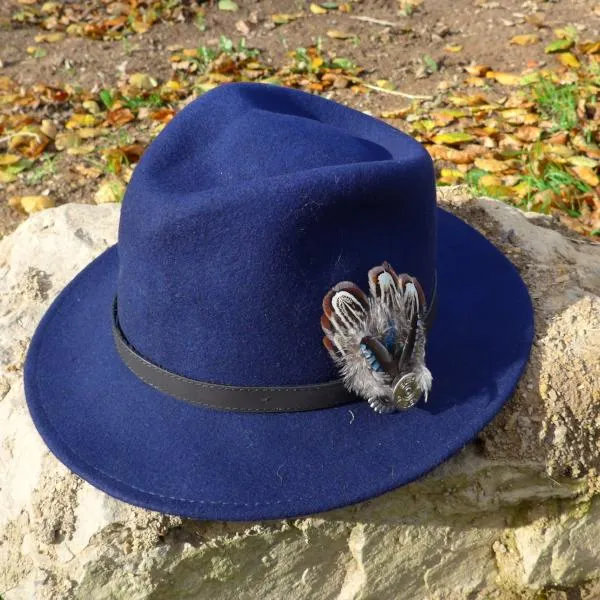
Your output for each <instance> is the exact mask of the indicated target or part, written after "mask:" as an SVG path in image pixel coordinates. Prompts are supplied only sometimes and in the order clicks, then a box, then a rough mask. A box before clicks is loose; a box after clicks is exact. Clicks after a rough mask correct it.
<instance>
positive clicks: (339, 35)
mask: <svg viewBox="0 0 600 600" xmlns="http://www.w3.org/2000/svg"><path fill="white" fill-rule="evenodd" d="M327 35H328V37H330V38H332V39H334V40H347V39H348V38H351V37H353V34H352V33H346V32H345V31H338V30H337V29H330V30H329V31H328V32H327Z"/></svg>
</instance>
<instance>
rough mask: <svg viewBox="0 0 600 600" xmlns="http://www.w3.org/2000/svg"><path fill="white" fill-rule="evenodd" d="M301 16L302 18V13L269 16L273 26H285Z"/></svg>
mask: <svg viewBox="0 0 600 600" xmlns="http://www.w3.org/2000/svg"><path fill="white" fill-rule="evenodd" d="M302 16H304V13H293V14H289V13H276V14H274V15H271V21H273V23H275V25H286V24H287V23H291V22H292V21H295V20H296V19H299V18H300V17H302Z"/></svg>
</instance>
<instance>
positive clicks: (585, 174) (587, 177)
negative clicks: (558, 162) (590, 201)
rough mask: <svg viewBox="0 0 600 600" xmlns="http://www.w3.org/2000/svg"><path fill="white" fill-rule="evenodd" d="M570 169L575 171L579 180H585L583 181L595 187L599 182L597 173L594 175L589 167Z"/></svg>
mask: <svg viewBox="0 0 600 600" xmlns="http://www.w3.org/2000/svg"><path fill="white" fill-rule="evenodd" d="M572 170H573V171H574V172H575V174H576V175H577V177H579V179H581V181H585V183H587V184H588V185H591V186H592V187H596V186H597V185H598V184H600V179H599V178H598V175H596V173H595V172H594V170H593V169H590V167H572Z"/></svg>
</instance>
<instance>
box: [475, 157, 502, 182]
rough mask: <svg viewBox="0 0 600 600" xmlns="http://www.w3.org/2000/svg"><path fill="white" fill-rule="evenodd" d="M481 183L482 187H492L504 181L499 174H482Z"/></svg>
mask: <svg viewBox="0 0 600 600" xmlns="http://www.w3.org/2000/svg"><path fill="white" fill-rule="evenodd" d="M475 166H477V161H475ZM478 183H479V185H480V186H482V187H490V186H492V185H494V186H495V185H502V181H500V178H499V177H498V176H497V175H482V176H481V177H480V178H479V181H478Z"/></svg>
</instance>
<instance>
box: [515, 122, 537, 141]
mask: <svg viewBox="0 0 600 600" xmlns="http://www.w3.org/2000/svg"><path fill="white" fill-rule="evenodd" d="M541 135H542V130H541V129H540V128H539V127H535V125H523V127H519V129H517V130H516V131H515V132H514V136H515V137H516V138H517V139H518V140H521V141H522V142H535V141H537V140H539V139H540V136H541Z"/></svg>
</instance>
